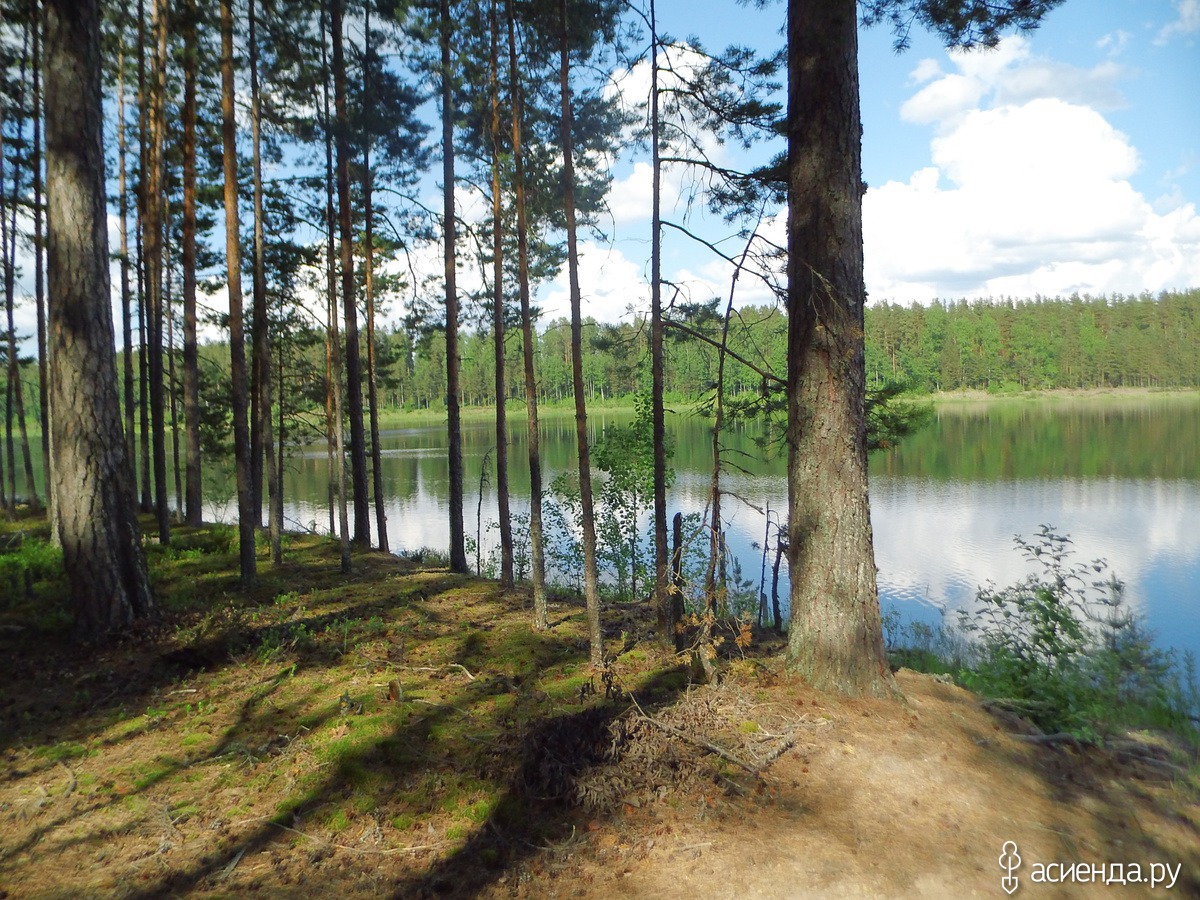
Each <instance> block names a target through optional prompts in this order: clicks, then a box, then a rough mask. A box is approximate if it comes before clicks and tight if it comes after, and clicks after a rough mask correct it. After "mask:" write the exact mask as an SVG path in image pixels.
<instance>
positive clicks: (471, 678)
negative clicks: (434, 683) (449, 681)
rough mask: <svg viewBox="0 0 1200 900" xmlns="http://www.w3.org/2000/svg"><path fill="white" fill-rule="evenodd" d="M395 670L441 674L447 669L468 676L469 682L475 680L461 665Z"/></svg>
mask: <svg viewBox="0 0 1200 900" xmlns="http://www.w3.org/2000/svg"><path fill="white" fill-rule="evenodd" d="M395 668H397V669H403V670H405V671H406V672H441V671H443V670H445V669H458V670H459V671H460V672H462V673H463V674H464V675H466V676H467V680H468V681H474V680H475V676H474V675H472V674H471V672H470V670H469V669H468V668H467V667H466V666H464V665H460V664H459V663H447V664H446V665H444V666H395Z"/></svg>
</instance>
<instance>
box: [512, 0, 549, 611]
mask: <svg viewBox="0 0 1200 900" xmlns="http://www.w3.org/2000/svg"><path fill="white" fill-rule="evenodd" d="M508 76H509V82H510V86H511V92H512V143H513V167H514V181H515V185H516V204H517V281H518V283H519V287H520V294H521V335H522V337H523V338H524V340H523V341H522V343H523V344H524V348H523V349H524V360H525V410H526V413H527V416H528V421H529V438H528V446H529V543H530V553H529V560H530V579H531V580H532V582H533V627H534V628H535V629H537V630H539V631H540V630H543V629H546V628H549V627H550V622H549V619H548V616H547V608H546V562H545V559H544V557H543V535H542V449H541V440H540V439H539V435H538V406H537V376H536V373H535V372H534V365H533V340H534V333H533V312H532V310H531V308H530V296H529V238H528V235H529V225H528V222H527V220H526V219H527V214H526V210H525V160H524V156H523V152H522V147H521V82H520V75H519V72H518V70H517V25H516V10H515V8H514V0H508Z"/></svg>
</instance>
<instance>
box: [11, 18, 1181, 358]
mask: <svg viewBox="0 0 1200 900" xmlns="http://www.w3.org/2000/svg"><path fill="white" fill-rule="evenodd" d="M784 16H785V6H784V3H783V2H781V0H777V2H775V3H774V4H772V5H768V6H766V7H765V8H762V9H758V8H755V7H753V6H749V7H748V6H744V5H741V4H739V3H737V2H736V0H658V18H659V23H660V29H661V31H662V32H664V33H665V34H667V35H669V36H670V37H672V38H675V39H685V38H690V37H693V36H694V37H696V38H698V39H699V40H700V41H701V42H702V43H703V44H704V45H705V46H706V47H707V48H709V49H711V50H719V49H721V48H723V47H724V46H725V45H727V44H730V43H737V44H742V45H746V46H750V47H754V48H756V49H758V50H760V51H762V52H763V53H767V52H770V51H771V50H773V49H775V48H777V47H779V46H781V45H782V40H783V39H782V36H781V30H782V26H783V23H784ZM911 37H912V42H911V47H910V48H909V49H908V50H907V51H906V52H903V53H896V52H895V51H894V49H893V38H892V34H891V33H890V30H889V29H888V28H887V27H886V26H881V27H875V28H870V29H860V35H859V43H860V48H859V70H860V89H861V102H862V119H863V178H864V180H865V181H866V183H867V185H868V190H867V192H866V194H865V195H864V198H863V229H864V244H865V261H866V264H865V265H866V267H865V280H866V286H867V292H868V298H869V302H872V303H875V302H880V301H891V302H898V303H903V304H905V305H907V304H910V303H913V302H917V303H922V304H925V303H929V302H931V301H932V300H934V299H935V298H940V299H942V300H955V299H958V298H961V297H965V298H981V297H999V296H1012V297H1022V298H1023V297H1032V296H1034V295H1037V294H1041V295H1045V296H1055V295H1070V294H1072V293H1074V292H1078V293H1081V294H1085V293H1089V294H1114V293H1140V292H1142V291H1151V292H1158V291H1161V290H1165V289H1183V288H1188V287H1200V212H1198V210H1197V206H1198V205H1200V100H1197V97H1198V96H1200V94H1198V93H1197V85H1200V0H1066V2H1065V3H1063V4H1062V5H1061V6H1059V7H1058V8H1056V9H1054V10H1053V11H1051V12H1050V13H1049V15H1048V16H1047V17H1046V18H1045V20H1044V21H1043V24H1042V26H1041V27H1040V28H1039V29H1038V30H1036V31H1034V32H1032V33H1029V34H1026V35H1016V36H1011V37H1008V38H1006V39H1005V40H1004V41H1003V42H1002V43H1001V45H1000V47H999V48H997V49H996V50H993V51H983V50H980V51H974V52H971V53H951V52H947V51H946V50H945V49H944V48H943V47H942V46H941V44H940V43H939V42H938V41H937V39H936V38H935V37H933V36H931V35H928V34H925V33H922V32H917V31H914V32H913V34H912V36H911ZM675 62H676V64H678V65H682V66H687V65H689V64H694V62H695V60H694V58H693V57H691V56H689V54H688V53H686V52H678V51H676V53H675ZM648 68H649V67H648V66H647V65H646V64H644V63H643V64H640V65H638V66H635V67H634V68H633V69H632V70H629V71H622V72H620V73H619V76H620V77H619V84H620V88H619V89H620V92H621V94H622V96H623V97H624V98H625V100H626V102H628V103H630V104H635V103H638V102H641V103H644V102H645V98H646V96H647V94H648V89H649V71H648ZM614 90H615V88H614ZM110 137H111V136H110ZM435 137H436V130H435V133H434V135H433V137H431V140H433V139H434V138H435ZM706 149H707V150H708V151H709V152H711V153H712V154H713V155H714V157H715V158H716V159H717V160H718V161H723V162H729V163H732V164H735V165H746V164H748V163H749V162H750V161H752V160H756V161H762V160H764V159H765V158H766V156H767V150H766V149H760V150H759V151H757V152H758V156H757V158H755V157H753V156H750V157H747V156H745V155H742V154H740V153H739V152H738V151H737V150H735V149H731V148H729V147H727V146H717V145H716V144H714V143H713V142H711V141H707V142H706ZM435 168H437V169H439V170H440V167H435ZM613 173H614V179H613V182H612V185H611V187H610V189H609V191H608V195H607V203H608V209H609V214H608V215H607V216H606V217H604V218H603V220H602V221H601V223H600V224H601V230H602V231H603V235H596V234H591V233H588V234H584V235H583V236H582V238H581V250H582V258H581V283H582V288H583V294H584V298H583V299H584V313H585V315H590V316H592V317H594V318H596V319H599V320H601V321H617V320H620V319H623V318H628V317H629V316H630V315H631V314H632V313H633V312H635V311H645V310H646V309H648V306H649V286H648V281H649V262H648V260H649V256H650V203H651V194H650V166H649V159H648V153H647V152H646V149H645V147H644V145H643V146H641V147H640V148H639V146H638V145H637V143H636V142H627V144H626V146H625V147H624V148H623V150H622V151H621V152H620V153H619V154H618V155H616V156H615V157H614V159H613ZM268 174H269V173H268ZM439 177H440V175H439V173H438V172H437V171H435V172H431V173H430V175H429V176H428V177H427V178H426V180H425V182H424V183H423V184H424V187H423V190H424V191H425V192H426V193H427V196H426V197H425V198H424V199H425V201H426V203H427V205H428V206H430V207H431V208H435V209H437V208H440V206H441V199H440V185H439V183H438V179H439ZM687 188H688V179H687V177H686V174H685V173H684V172H683V171H682V170H681V169H680V168H678V167H675V168H670V167H668V168H667V170H666V172H665V176H664V198H663V209H664V217H665V218H666V219H668V220H671V221H676V222H683V223H686V224H687V225H688V227H689V228H691V229H693V230H695V231H697V232H699V233H701V234H702V235H703V236H704V237H705V238H706V239H707V240H709V241H710V242H713V243H716V244H718V245H719V246H720V247H721V248H722V250H723V251H724V252H725V253H727V254H728V255H731V256H736V255H737V254H738V253H740V252H741V250H742V246H743V241H742V239H741V238H739V237H738V236H737V235H736V230H735V229H732V228H730V227H727V226H725V225H723V224H722V223H720V222H718V221H714V220H712V219H711V218H707V217H705V216H704V215H703V214H702V213H700V212H698V211H697V209H696V205H695V204H692V205H689V204H688V202H687V197H688V190H687ZM701 205H702V204H701ZM487 207H488V204H487V203H486V202H484V201H483V199H482V198H480V197H478V196H471V195H470V194H469V192H467V191H465V190H460V191H459V209H460V215H465V216H467V217H469V218H470V217H474V218H482V217H483V216H485V215H486V214H487ZM244 212H248V210H247V211H244ZM761 228H762V233H763V234H764V235H765V236H767V237H769V238H770V239H771V240H773V241H775V242H776V243H778V244H783V243H784V242H785V239H786V234H785V227H784V219H783V217H782V215H780V214H778V213H777V212H776V213H775V214H773V215H772V214H768V216H767V218H766V220H765V221H764V222H763V224H762V226H761ZM110 240H112V241H113V242H114V244H113V246H116V244H115V240H116V220H115V217H110ZM20 263H21V268H22V279H21V283H20V285H19V293H21V294H24V293H28V292H29V291H30V290H31V284H28V282H31V281H32V265H31V264H30V260H28V259H22V260H21V261H20ZM413 263H414V265H415V266H416V267H417V268H418V269H420V270H423V271H427V272H429V273H439V272H440V271H441V265H442V264H441V247H440V245H429V246H425V247H418V248H416V250H415V251H414V259H413ZM116 274H117V273H116V269H115V267H114V269H113V275H114V279H113V288H114V308H116V300H117V297H116V288H117V280H116ZM663 274H664V277H665V278H666V279H668V280H670V281H671V282H672V283H674V284H677V285H679V286H680V289H681V290H682V291H683V293H684V294H685V295H686V296H687V298H688V299H692V300H707V299H709V298H711V297H714V296H718V297H722V298H725V297H728V295H729V292H730V283H731V274H732V267H731V266H730V265H729V264H728V263H726V262H724V261H723V260H721V259H719V258H717V257H715V256H714V255H713V254H712V253H711V252H710V251H708V250H705V249H703V248H701V247H700V246H698V245H697V244H695V243H693V242H692V241H690V240H688V239H687V238H685V237H683V236H682V235H680V234H679V233H678V232H675V231H673V230H672V229H669V228H668V229H665V231H664V262H663ZM480 279H481V276H479V274H478V273H474V272H471V271H466V270H464V271H462V272H461V273H460V276H459V280H460V285H461V286H462V287H463V288H464V289H467V290H470V289H472V288H478V287H479V286H481V285H482V281H481V280H480ZM668 299H670V297H668ZM772 299H773V298H772V295H771V293H770V291H769V290H768V289H767V287H766V286H765V285H764V284H762V283H761V282H758V281H756V280H755V279H753V278H749V279H746V278H744V279H741V280H740V282H739V284H738V286H737V293H736V296H735V301H736V302H737V304H738V305H739V306H741V305H746V304H751V303H769V302H772ZM536 300H537V303H538V304H539V305H540V307H541V308H542V312H543V319H542V321H543V322H545V321H549V320H551V319H554V318H557V317H559V316H567V315H569V305H568V293H567V285H566V273H565V271H564V272H563V273H562V274H561V275H560V276H559V277H558V278H557V279H555V280H554V281H553V282H551V283H549V284H546V285H543V286H541V288H540V289H539V291H538V295H537V298H536ZM210 302H211V304H212V306H213V307H214V308H220V307H222V306H224V305H225V304H226V303H227V299H226V296H225V293H224V291H221V292H219V293H218V294H217V295H216V296H214V297H213V298H212V300H211V301H210ZM403 313H404V302H403V300H402V299H401V300H398V301H397V302H393V303H392V304H391V305H390V308H389V310H388V311H387V314H386V315H385V316H384V325H385V326H386V324H387V323H388V322H395V321H398V320H399V319H400V318H401V317H402V315H403ZM17 320H18V321H17V329H18V332H19V333H25V334H29V335H32V333H33V330H34V322H33V309H32V304H31V303H20V304H19V305H18V308H17ZM208 337H210V338H214V339H216V338H219V336H218V335H216V334H215V333H214V334H211V335H208ZM26 349H27V350H28V349H31V341H26Z"/></svg>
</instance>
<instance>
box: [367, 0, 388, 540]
mask: <svg viewBox="0 0 1200 900" xmlns="http://www.w3.org/2000/svg"><path fill="white" fill-rule="evenodd" d="M365 16H366V24H365V26H364V29H363V35H364V38H363V40H364V56H365V57H366V64H365V66H364V69H363V107H364V108H365V109H367V110H370V109H371V108H372V106H371V104H372V95H371V64H372V63H371V7H370V5H369V4H368V5H367V7H366V10H365ZM372 137H373V135H371V134H368V136H367V140H366V143H365V145H364V149H363V206H364V208H365V209H364V216H365V222H364V226H363V243H364V244H365V253H364V257H365V260H364V264H365V266H366V270H367V271H366V285H365V287H366V293H367V412H368V415H369V416H370V418H371V488H372V491H373V493H374V495H375V496H374V499H375V530H376V531H377V532H378V534H379V538H378V546H379V549H380V550H383V551H384V552H387V550H388V535H387V506H386V505H385V503H384V494H383V448H382V447H380V445H379V385H378V383H377V379H376V375H375V209H374V207H373V205H372V199H371V191H372V188H373V184H372V182H373V181H374V173H373V172H372V171H371V139H372Z"/></svg>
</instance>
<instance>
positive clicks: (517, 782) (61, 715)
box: [0, 528, 1200, 900]
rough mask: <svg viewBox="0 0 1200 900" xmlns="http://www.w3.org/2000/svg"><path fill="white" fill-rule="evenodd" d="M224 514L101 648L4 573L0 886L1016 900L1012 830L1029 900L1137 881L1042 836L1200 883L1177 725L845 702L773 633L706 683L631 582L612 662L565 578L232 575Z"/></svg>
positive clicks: (302, 561) (420, 569) (1198, 841)
mask: <svg viewBox="0 0 1200 900" xmlns="http://www.w3.org/2000/svg"><path fill="white" fill-rule="evenodd" d="M232 541H233V535H232V532H230V531H229V530H228V529H221V528H206V529H203V530H200V531H195V532H192V531H189V530H187V529H177V530H176V532H175V536H174V539H173V545H172V547H171V548H170V549H164V548H160V547H157V546H155V545H152V544H148V545H147V551H148V553H149V555H150V559H151V565H152V569H153V572H154V579H155V582H156V588H157V591H158V595H159V597H160V598H162V601H163V605H164V607H165V611H164V616H163V618H162V620H161V621H160V622H159V623H157V624H155V625H153V626H149V627H146V628H143V629H142V630H140V631H138V632H136V633H134V634H130V635H128V636H127V637H125V638H123V639H122V640H120V641H119V642H116V643H114V644H112V645H108V646H105V647H102V648H80V647H79V646H77V645H72V644H71V643H69V642H68V641H67V640H66V639H65V637H64V636H63V634H62V627H63V621H62V617H61V613H60V612H56V610H57V607H58V605H59V604H61V603H62V602H63V601H64V599H65V588H64V587H63V586H62V585H61V584H54V583H46V584H43V583H35V584H34V585H33V589H32V591H31V592H30V593H28V594H27V593H25V592H24V590H23V587H24V586H23V585H22V584H20V583H14V584H12V585H8V584H0V597H4V593H5V592H8V591H9V590H10V587H11V589H12V591H11V593H9V594H8V596H7V598H5V599H2V600H0V686H2V687H0V690H2V693H0V754H3V760H4V766H3V770H2V774H0V898H26V897H67V896H70V897H107V896H116V897H166V896H225V897H272V898H273V897H279V898H284V897H288V898H293V897H333V896H336V897H339V898H357V897H363V898H368V897H370V898H375V897H385V896H395V897H403V898H408V897H426V896H452V897H468V896H471V897H476V896H481V897H531V898H533V897H605V898H608V897H654V898H687V900H698V898H709V897H781V898H785V897H786V898H791V897H810V896H812V897H824V896H830V897H943V896H944V897H964V896H994V897H1001V896H1006V894H1005V893H1004V892H1003V891H1002V887H1001V876H1002V875H1003V874H1004V872H1003V871H1002V869H1001V868H1000V865H999V862H998V861H999V859H1000V857H1001V854H1002V852H1003V850H1004V847H1005V844H1006V842H1009V841H1011V842H1014V843H1015V845H1016V848H1017V850H1018V852H1019V855H1020V858H1021V860H1022V864H1021V866H1020V867H1019V868H1017V869H1016V870H1015V872H1014V874H1015V875H1016V876H1017V877H1018V878H1019V880H1020V893H1019V895H1020V896H1047V897H1059V896H1079V897H1085V896H1086V897H1094V896H1100V895H1103V896H1107V895H1108V894H1109V893H1111V894H1113V895H1114V896H1142V895H1145V894H1147V893H1149V890H1148V888H1149V885H1147V884H1136V885H1126V886H1124V887H1121V886H1115V885H1114V886H1110V887H1104V886H1102V885H1096V884H1091V883H1084V884H1068V885H1063V884H1055V885H1047V884H1037V883H1032V881H1031V878H1032V876H1033V874H1034V872H1035V871H1036V867H1037V866H1039V865H1040V866H1045V865H1047V864H1052V863H1064V864H1073V863H1080V864H1086V865H1088V866H1089V867H1090V866H1091V865H1093V864H1094V865H1100V864H1110V863H1120V864H1123V867H1124V868H1123V871H1129V870H1130V866H1131V865H1132V864H1135V863H1136V864H1138V865H1139V866H1140V867H1141V872H1142V874H1143V875H1144V876H1145V877H1146V878H1149V877H1150V874H1151V872H1152V871H1153V872H1155V873H1156V874H1162V875H1165V873H1166V871H1167V870H1166V869H1161V868H1156V869H1153V870H1152V869H1151V866H1152V865H1153V866H1170V867H1171V869H1170V870H1171V871H1173V872H1176V876H1177V881H1176V882H1175V884H1174V888H1173V889H1172V890H1171V891H1170V893H1171V894H1174V895H1177V896H1200V780H1198V779H1197V777H1196V773H1197V771H1200V769H1198V768H1197V762H1196V760H1195V759H1194V758H1188V757H1187V756H1185V755H1181V751H1179V750H1178V748H1173V747H1171V746H1169V745H1167V744H1166V743H1165V742H1164V741H1163V739H1161V738H1158V737H1155V736H1152V735H1138V736H1130V737H1129V738H1128V740H1127V741H1126V742H1124V743H1121V744H1120V745H1119V746H1120V747H1123V748H1124V750H1123V751H1120V752H1119V751H1118V749H1117V746H1118V745H1114V746H1113V747H1109V748H1107V749H1100V748H1085V747H1078V746H1072V745H1070V744H1066V743H1054V742H1052V743H1045V742H1039V738H1038V736H1037V735H1036V734H1035V731H1034V729H1033V728H1032V727H1031V726H1029V725H1028V724H1027V723H1025V722H1023V721H1022V720H1019V719H1016V718H1012V717H1007V716H1003V715H1000V714H996V713H993V712H990V711H989V710H988V709H987V708H985V706H984V704H982V703H981V701H980V700H979V699H978V698H977V697H975V696H974V695H972V694H970V693H968V692H967V691H965V690H962V689H960V688H958V687H955V686H954V685H952V684H949V683H946V682H945V681H942V680H938V679H937V678H934V677H931V676H926V675H919V674H917V673H914V672H910V671H908V670H900V671H899V672H898V673H897V675H896V678H897V683H898V686H899V688H900V690H901V691H902V692H903V700H893V701H882V700H848V699H844V698H840V697H835V696H829V695H826V694H822V693H820V692H817V691H814V690H812V689H810V688H809V687H807V686H805V685H804V684H803V683H801V682H799V681H797V680H796V679H795V678H794V677H793V676H791V675H789V674H787V673H786V672H785V671H784V668H783V666H782V661H781V659H780V656H779V654H780V651H781V649H782V642H781V641H780V639H779V638H778V637H775V636H773V635H770V634H767V633H763V634H760V633H754V634H753V635H752V636H751V637H752V639H751V640H750V643H749V645H748V646H746V647H744V648H742V647H739V646H738V645H739V643H741V644H744V643H745V638H746V637H747V636H748V635H747V634H746V633H742V635H741V636H742V638H743V640H742V641H740V642H739V641H737V640H735V638H736V637H737V635H736V634H734V633H733V632H728V633H727V634H726V640H725V642H724V644H723V646H722V651H723V654H724V658H723V661H722V672H723V677H722V679H721V680H720V682H719V683H717V684H715V685H707V686H698V685H690V684H689V679H688V671H689V669H688V667H687V666H686V665H681V664H680V663H679V662H678V661H677V660H676V659H675V658H674V657H673V656H670V655H666V654H663V653H662V652H661V651H660V650H658V649H657V646H656V644H655V642H654V641H653V637H652V631H653V618H652V615H651V614H650V612H649V610H648V609H647V608H646V607H645V606H644V605H636V606H615V607H610V608H609V609H608V610H607V611H606V614H605V631H606V635H607V638H608V649H609V651H610V653H611V654H612V655H613V657H614V661H613V662H612V663H611V665H610V666H609V667H608V668H607V669H605V670H603V671H593V670H592V669H591V668H590V667H589V665H588V656H587V644H586V640H585V624H584V616H583V610H582V608H581V607H580V606H579V605H577V604H576V603H574V602H569V601H568V600H566V599H562V600H560V601H559V602H555V603H554V604H553V605H552V611H551V621H552V628H551V629H550V630H549V631H548V632H545V633H535V632H533V631H532V630H531V629H530V628H529V627H528V618H529V610H528V607H529V602H528V597H527V595H526V593H525V592H522V591H517V592H509V593H503V592H501V591H500V590H499V588H498V586H497V585H496V584H495V583H493V582H488V581H484V580H480V579H475V578H470V577H464V576H457V575H451V574H449V573H448V572H446V571H445V570H440V569H436V568H431V567H427V566H424V565H422V564H421V563H419V562H417V561H413V560H404V559H398V558H395V557H391V556H387V555H385V554H380V553H371V552H364V553H356V554H355V557H354V571H353V573H352V574H350V575H342V574H340V573H339V572H338V570H337V565H336V560H337V549H336V545H334V544H332V543H330V542H328V541H325V540H323V539H320V538H316V537H306V536H291V537H289V546H288V550H287V557H286V561H285V564H284V566H283V567H282V568H281V569H277V570H276V569H272V568H271V567H270V566H269V563H268V561H267V560H266V559H264V558H261V557H260V574H261V577H260V581H259V586H258V587H257V588H256V589H255V590H253V591H251V592H242V591H240V590H238V588H237V585H236V581H235V578H234V576H233V574H232V573H233V566H234V565H235V563H236V559H235V556H234V555H232V554H231V553H230V552H229V551H230V549H231V544H232ZM1031 738H1032V739H1031ZM1130 747H1136V748H1137V749H1136V752H1132V751H1130ZM1176 867H1178V868H1176ZM1044 871H1048V872H1051V873H1053V872H1057V873H1058V874H1060V875H1061V873H1062V870H1061V869H1057V870H1054V869H1051V870H1044ZM1087 871H1088V873H1089V874H1090V873H1091V871H1092V870H1091V869H1090V868H1088V869H1087ZM1107 871H1111V870H1107ZM1163 887H1165V885H1164V886H1160V888H1159V890H1160V891H1161V890H1163Z"/></svg>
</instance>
